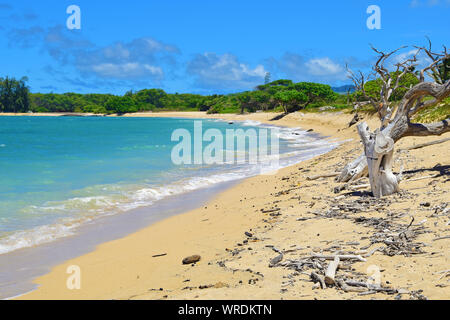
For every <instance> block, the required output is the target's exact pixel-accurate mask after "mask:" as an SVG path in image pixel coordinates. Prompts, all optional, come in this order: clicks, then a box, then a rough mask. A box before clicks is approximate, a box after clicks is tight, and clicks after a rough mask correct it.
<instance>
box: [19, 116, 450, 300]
mask: <svg viewBox="0 0 450 320" xmlns="http://www.w3.org/2000/svg"><path fill="white" fill-rule="evenodd" d="M129 116H153V117H154V116H176V117H194V118H200V117H210V116H207V115H206V114H204V113H198V112H196V113H192V112H189V113H186V112H182V113H164V114H148V113H147V114H135V115H129ZM217 117H219V118H223V119H230V120H245V119H250V120H257V121H262V122H265V121H267V120H268V119H270V118H271V117H273V114H265V113H257V114H251V115H243V116H241V115H218V116H217ZM350 119H351V116H350V115H345V114H339V115H337V114H328V113H323V114H305V115H303V114H301V113H295V114H291V115H289V116H287V117H285V118H284V119H282V120H279V121H276V122H272V123H273V124H277V125H283V126H291V127H302V128H304V129H314V131H315V132H320V133H322V134H324V135H327V136H330V138H332V139H339V140H342V141H343V140H347V139H353V140H352V141H348V142H346V143H344V144H342V145H341V146H340V147H339V148H338V149H336V150H334V151H332V152H330V153H328V154H326V155H322V156H319V157H316V158H314V159H311V160H308V161H305V162H303V163H300V164H298V165H294V166H292V167H289V168H285V169H283V170H280V171H279V172H277V173H276V174H275V175H264V176H257V177H253V178H249V179H246V180H244V181H243V182H242V183H240V184H238V185H237V186H235V187H233V188H231V189H229V190H227V191H225V192H223V193H221V194H219V195H218V196H217V197H216V198H215V199H213V200H212V201H210V202H209V203H208V204H207V206H205V207H202V208H199V209H196V210H193V211H190V212H187V213H185V214H182V215H177V216H174V217H171V218H168V219H166V220H163V221H161V222H158V223H156V224H154V225H151V226H148V227H146V228H144V229H142V230H141V231H138V232H136V233H134V234H131V235H129V236H127V237H125V238H123V239H119V240H115V241H111V242H108V243H104V244H102V245H100V246H98V248H97V249H96V250H95V251H93V252H91V253H88V254H86V255H83V256H81V257H78V258H75V259H72V260H70V261H67V262H65V263H63V264H61V265H59V266H56V267H55V268H53V270H52V271H51V272H50V273H49V274H47V275H45V276H42V277H40V278H38V279H36V283H37V284H39V285H40V286H39V289H38V290H36V291H34V292H32V293H30V294H27V295H25V296H22V297H21V299H314V298H317V299H349V298H350V299H371V298H376V299H393V298H394V296H393V295H385V294H381V293H379V294H374V295H368V296H359V295H358V294H357V293H344V292H343V291H341V290H336V289H335V288H328V289H326V290H320V289H313V283H312V282H311V281H310V280H309V273H308V272H306V273H305V274H302V273H298V274H295V275H293V273H294V272H293V271H292V270H288V269H286V268H282V267H275V268H269V267H268V265H269V261H270V259H272V258H274V257H275V256H276V255H277V254H276V253H275V252H274V251H273V250H272V249H271V248H269V247H267V246H268V245H273V246H275V247H276V248H278V249H280V250H283V251H286V250H291V252H288V253H285V257H284V259H285V260H287V259H293V260H295V259H300V258H301V257H305V256H307V255H309V254H311V252H320V251H321V250H323V249H324V248H329V247H330V246H332V244H333V243H338V241H342V242H340V243H349V242H358V243H359V245H348V246H347V247H346V248H345V249H346V250H353V251H355V252H356V251H358V250H359V249H360V248H361V247H363V246H365V245H367V244H369V240H368V239H365V238H364V237H365V236H368V235H369V234H371V233H373V232H374V231H373V229H370V228H368V227H363V226H361V225H360V224H355V223H354V222H352V220H349V219H335V218H333V219H310V220H306V221H297V219H298V218H302V217H312V215H311V213H308V212H311V211H314V210H327V208H328V207H329V206H328V205H327V203H326V200H327V199H334V198H335V197H336V196H338V195H336V194H334V193H333V192H332V189H333V187H335V186H337V185H338V184H337V183H336V182H334V179H333V178H322V179H319V180H314V181H307V180H306V177H307V176H313V175H315V174H317V173H325V172H334V171H336V170H337V169H338V168H339V167H340V166H342V165H343V164H345V163H346V162H347V161H348V160H351V159H353V158H354V157H355V156H357V155H359V154H360V153H361V145H360V143H359V139H358V136H357V133H356V129H355V128H354V127H352V128H350V129H348V128H347V124H348V122H349V121H350ZM368 122H369V124H370V125H371V126H372V127H373V128H374V127H375V125H376V124H377V121H376V119H369V121H368ZM444 137H450V134H446V135H444ZM436 139H439V138H436V137H426V138H405V139H403V140H401V141H400V143H398V144H396V148H404V147H407V146H411V145H413V144H416V143H423V142H427V141H432V140H436ZM449 150H450V142H446V143H443V144H439V145H434V146H430V147H426V148H423V149H418V150H412V151H409V152H407V153H406V154H408V155H409V157H408V158H405V159H404V161H403V162H404V163H403V165H404V166H405V170H413V169H419V168H423V169H424V171H417V172H416V173H414V178H417V177H422V176H430V175H435V174H436V173H439V172H438V171H436V170H433V169H432V168H433V167H435V166H436V165H437V164H440V165H441V167H440V168H442V167H445V166H447V169H446V171H445V170H444V172H443V174H442V175H441V176H439V177H435V178H426V179H423V180H418V181H409V182H408V181H403V182H402V183H401V188H402V189H403V190H406V191H407V192H409V193H412V194H414V195H415V196H414V197H412V198H411V199H406V200H404V201H399V202H396V203H393V204H392V205H391V206H390V207H389V209H390V210H391V211H392V212H407V213H408V214H410V215H411V216H414V217H415V223H418V222H420V221H422V220H424V219H427V221H426V222H424V226H426V227H427V229H428V230H430V231H431V232H430V233H427V234H423V235H420V236H419V238H418V239H417V241H419V242H425V243H426V244H428V245H429V246H428V247H425V249H424V250H425V253H424V254H420V255H413V256H411V257H405V256H399V255H396V256H394V257H389V256H386V255H383V254H381V253H379V252H377V253H375V254H374V255H373V256H371V257H369V258H368V259H367V262H359V263H355V264H354V265H353V266H354V268H355V269H356V270H357V271H359V272H361V273H363V274H364V273H367V271H368V267H369V266H373V265H375V266H377V267H378V268H379V269H380V270H381V281H382V283H383V285H388V286H391V287H395V288H401V289H405V290H408V291H413V290H423V292H422V294H423V295H425V296H426V297H428V298H429V299H449V298H450V287H449V286H448V285H449V277H448V274H446V273H442V271H445V270H449V269H450V266H449V256H450V253H449V252H450V250H449V245H450V239H443V240H438V241H433V239H434V238H436V237H438V236H444V235H448V231H449V226H446V223H447V222H448V220H449V216H448V214H447V216H440V217H432V216H431V215H432V213H433V210H432V209H431V207H433V206H434V205H439V204H442V203H443V202H449V201H450V195H449V193H448V191H449V186H450V183H449V177H448V170H449V169H448V165H449V160H448V159H449V158H450V151H449ZM398 157H405V156H403V153H402V154H399V153H396V158H398ZM399 164H401V163H399V162H398V163H396V168H395V169H396V170H398V165H399ZM300 169H303V170H300ZM308 170H309V171H308ZM287 178H289V179H287ZM293 187H298V189H295V190H292V191H290V192H289V193H286V194H285V195H277V193H278V192H280V191H286V190H288V189H292V188H293ZM366 190H368V189H366ZM349 199H355V200H356V199H358V196H353V197H351V198H349ZM275 201H279V202H277V203H274V202H275ZM422 202H430V203H431V204H432V205H431V207H430V208H426V207H423V206H421V205H420V204H421V203H422ZM274 205H277V206H279V207H280V208H281V209H282V210H281V212H282V215H281V216H279V217H272V216H270V214H268V213H267V214H263V213H262V212H261V211H260V209H262V208H270V207H273V206H274ZM362 215H364V216H365V217H372V216H373V217H380V216H382V215H380V213H378V212H376V211H373V212H365V213H364V214H362V213H358V214H357V216H362ZM410 220H411V217H409V216H406V217H404V218H402V220H401V222H402V223H406V224H408V223H409V221H410ZM246 231H247V232H251V233H252V234H253V235H254V236H255V237H257V238H258V239H259V240H258V241H250V242H249V243H248V244H244V245H243V246H239V245H238V244H243V241H244V240H245V239H246V238H247V237H246V236H245V235H244V233H245V232H246ZM250 248H251V250H250ZM372 248H373V247H372ZM235 249H244V250H243V251H241V252H240V253H239V254H237V255H233V254H232V252H231V251H232V250H235ZM158 254H167V255H166V256H162V257H157V258H154V257H152V256H154V255H158ZM194 254H197V255H200V256H201V261H200V262H199V263H197V264H196V265H195V266H191V265H188V266H186V265H182V263H181V261H182V259H183V258H185V257H187V256H190V255H194ZM71 265H77V266H79V267H80V268H81V286H82V287H81V289H80V290H68V289H67V286H66V281H67V278H68V277H69V275H68V274H67V273H66V270H67V268H68V266H71ZM369 270H370V269H369ZM340 272H346V271H345V270H344V271H341V270H338V274H339V273H340ZM439 272H441V273H439ZM258 273H260V274H262V275H263V276H261V275H260V274H258ZM446 275H447V276H446ZM289 277H290V278H289ZM203 286H206V287H208V288H206V289H200V287H202V288H203ZM402 297H403V298H409V297H410V296H409V295H408V294H403V295H402Z"/></svg>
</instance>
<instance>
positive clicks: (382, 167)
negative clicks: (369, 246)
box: [358, 122, 398, 198]
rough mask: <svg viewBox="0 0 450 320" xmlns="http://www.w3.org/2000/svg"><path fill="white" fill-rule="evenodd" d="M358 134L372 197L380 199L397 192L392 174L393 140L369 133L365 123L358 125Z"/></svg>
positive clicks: (380, 132)
mask: <svg viewBox="0 0 450 320" xmlns="http://www.w3.org/2000/svg"><path fill="white" fill-rule="evenodd" d="M358 133H359V135H360V137H361V140H362V142H363V145H364V150H365V155H366V159H367V165H368V169H369V180H370V186H371V187H372V193H373V195H374V196H375V197H377V198H380V197H382V196H386V195H390V194H393V193H395V192H397V191H398V181H397V177H396V176H395V175H394V174H393V173H392V161H393V155H394V140H392V138H390V137H386V136H385V135H384V134H383V132H382V131H377V132H376V133H371V132H370V129H369V127H368V125H367V124H366V123H365V122H363V123H360V124H359V125H358Z"/></svg>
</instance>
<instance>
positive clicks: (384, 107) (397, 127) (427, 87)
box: [337, 43, 450, 197]
mask: <svg viewBox="0 0 450 320" xmlns="http://www.w3.org/2000/svg"><path fill="white" fill-rule="evenodd" d="M403 48H404V47H402V48H399V49H397V50H394V51H392V52H390V53H383V52H381V51H378V50H377V49H375V48H372V49H373V50H374V51H375V52H376V53H377V54H378V55H379V59H378V60H377V62H376V64H375V65H374V67H373V71H375V74H377V75H378V77H379V79H380V80H381V87H382V90H381V92H380V95H379V97H378V99H376V98H374V97H371V96H369V95H367V94H366V92H365V84H366V80H367V79H366V78H365V77H364V75H363V74H362V73H361V72H359V75H355V74H354V73H353V72H351V71H350V70H348V71H349V74H350V77H351V78H352V80H353V82H354V83H355V85H356V87H357V89H358V90H359V91H360V92H361V93H362V95H363V96H364V97H366V98H367V99H368V100H369V101H371V104H372V105H373V106H374V107H375V108H376V109H377V110H378V115H379V118H380V121H381V126H380V128H379V129H377V130H376V131H375V132H374V133H370V132H368V127H367V125H366V124H360V125H359V127H360V128H359V133H360V135H361V138H362V140H363V143H364V145H365V151H366V152H365V154H363V155H361V156H359V157H358V158H357V159H355V160H354V161H352V162H350V163H349V164H347V165H346V166H345V167H344V169H343V170H342V172H341V174H340V176H339V177H338V179H337V180H338V181H339V182H348V181H353V180H355V179H357V178H360V177H362V176H363V175H364V174H365V173H366V170H368V169H369V170H370V171H371V172H370V173H371V174H372V176H373V177H372V178H371V185H372V189H373V190H372V191H373V194H374V195H375V196H377V197H380V196H382V195H388V194H391V193H393V192H396V191H397V190H398V182H399V181H398V180H397V179H394V176H393V175H391V172H389V170H390V169H391V168H390V167H388V168H387V169H388V171H386V170H385V169H386V165H387V166H390V165H391V162H392V154H391V148H390V145H391V144H392V142H393V143H396V142H397V141H398V140H400V139H402V138H403V137H408V136H431V135H436V136H437V135H442V134H443V133H446V132H450V125H449V124H450V119H445V120H442V121H439V122H435V123H429V124H425V123H412V122H411V117H412V116H413V115H414V114H416V113H417V112H418V111H420V110H422V109H424V108H427V107H430V106H434V105H437V104H438V103H440V102H441V101H442V100H443V99H445V98H447V97H448V96H450V80H446V79H444V78H442V76H441V75H440V73H439V72H438V71H437V68H438V65H439V64H440V63H443V61H445V60H448V59H450V54H448V53H447V49H446V48H445V47H444V50H443V52H441V53H434V52H432V50H431V43H430V47H429V48H425V47H416V48H417V52H416V54H415V55H414V56H413V57H412V58H410V59H407V60H404V61H402V62H399V63H397V64H396V65H395V66H396V70H394V71H396V72H395V74H397V76H396V78H395V79H394V78H393V77H392V73H391V72H390V71H389V70H388V69H387V67H385V66H384V64H385V63H386V61H387V59H388V58H390V57H391V56H392V55H394V54H395V53H396V52H397V51H398V50H400V49H403ZM421 51H423V52H425V53H426V54H427V55H428V57H429V58H430V60H431V63H430V64H429V65H428V66H426V67H425V68H423V69H422V70H419V71H418V73H419V83H418V84H417V85H415V86H414V87H412V88H408V89H409V90H408V91H407V92H406V94H405V95H404V96H403V98H402V100H401V101H400V103H399V105H398V107H397V110H396V112H395V116H394V108H393V107H392V106H391V102H390V97H391V95H392V93H393V92H394V91H395V90H396V89H398V88H400V85H399V81H400V79H401V78H402V77H403V76H404V75H406V74H407V73H411V70H412V69H413V67H414V68H415V67H417V59H416V56H417V54H419V52H421ZM429 72H432V78H433V79H434V80H435V82H425V76H424V74H425V73H429ZM427 96H431V97H432V98H433V99H428V100H426V101H424V98H425V97H427ZM377 141H378V142H377ZM376 145H378V146H379V147H381V149H380V151H381V152H376V151H377V150H375V146H376ZM369 162H370V164H369ZM368 165H370V167H369V168H368Z"/></svg>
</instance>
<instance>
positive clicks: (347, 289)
mask: <svg viewBox="0 0 450 320" xmlns="http://www.w3.org/2000/svg"><path fill="white" fill-rule="evenodd" d="M338 285H339V287H341V289H342V290H344V291H345V292H365V291H367V289H366V288H363V287H351V286H349V285H347V284H346V283H345V282H344V281H342V280H338Z"/></svg>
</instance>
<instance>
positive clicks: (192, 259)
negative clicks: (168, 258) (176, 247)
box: [183, 255, 201, 264]
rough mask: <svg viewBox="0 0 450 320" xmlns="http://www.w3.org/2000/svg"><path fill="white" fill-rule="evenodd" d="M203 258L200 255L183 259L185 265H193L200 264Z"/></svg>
mask: <svg viewBox="0 0 450 320" xmlns="http://www.w3.org/2000/svg"><path fill="white" fill-rule="evenodd" d="M200 259H201V257H200V256H199V255H194V256H190V257H187V258H184V259H183V264H191V263H196V262H199V261H200Z"/></svg>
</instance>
